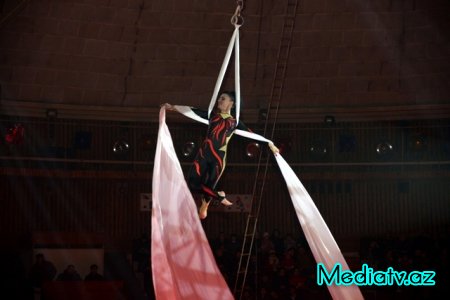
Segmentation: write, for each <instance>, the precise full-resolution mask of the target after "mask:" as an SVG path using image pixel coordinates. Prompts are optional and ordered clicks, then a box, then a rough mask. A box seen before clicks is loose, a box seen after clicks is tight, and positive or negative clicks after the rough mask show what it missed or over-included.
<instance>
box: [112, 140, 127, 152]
mask: <svg viewBox="0 0 450 300" xmlns="http://www.w3.org/2000/svg"><path fill="white" fill-rule="evenodd" d="M128 150H130V145H129V144H128V142H127V141H126V140H124V139H120V140H117V141H116V142H115V143H114V146H113V151H114V153H115V154H120V155H123V154H126V153H128Z"/></svg>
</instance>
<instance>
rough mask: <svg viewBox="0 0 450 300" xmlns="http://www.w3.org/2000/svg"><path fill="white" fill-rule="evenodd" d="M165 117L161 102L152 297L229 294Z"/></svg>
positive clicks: (155, 172)
mask: <svg viewBox="0 0 450 300" xmlns="http://www.w3.org/2000/svg"><path fill="white" fill-rule="evenodd" d="M165 118H166V114H165V109H164V108H162V109H161V111H160V115H159V134H158V143H157V147H156V155H155V165H154V169H153V191H152V201H153V204H152V242H151V250H152V251H151V253H152V254H151V259H152V263H151V265H152V274H153V285H154V290H155V295H156V299H160V300H166V299H167V300H176V299H180V300H181V299H183V300H186V299H187V300H189V299H192V300H199V299H205V300H211V299H220V300H222V299H223V300H228V299H234V298H233V295H232V294H231V292H230V290H229V288H228V286H227V284H226V282H225V280H224V278H223V277H222V275H221V273H220V271H219V268H218V267H217V264H216V262H215V260H214V256H213V254H212V252H211V248H210V246H209V244H208V240H207V239H206V235H205V232H204V231H203V228H202V225H201V223H200V220H199V217H198V214H197V207H196V204H195V202H194V199H193V198H192V195H191V193H190V191H189V188H188V187H187V184H186V181H185V179H184V176H183V172H182V169H181V166H180V163H179V161H178V158H177V155H176V153H175V149H174V147H173V143H172V138H171V135H170V132H169V129H168V128H167V125H166V123H165Z"/></svg>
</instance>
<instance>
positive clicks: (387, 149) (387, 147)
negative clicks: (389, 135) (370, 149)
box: [376, 141, 394, 156]
mask: <svg viewBox="0 0 450 300" xmlns="http://www.w3.org/2000/svg"><path fill="white" fill-rule="evenodd" d="M393 150H394V146H392V144H391V142H389V141H382V142H380V143H378V144H377V146H376V152H377V155H378V156H387V155H389V154H391V153H392V152H393Z"/></svg>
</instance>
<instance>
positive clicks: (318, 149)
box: [309, 140, 328, 157]
mask: <svg viewBox="0 0 450 300" xmlns="http://www.w3.org/2000/svg"><path fill="white" fill-rule="evenodd" d="M309 151H310V152H311V154H312V155H314V156H322V157H323V156H326V155H327V154H328V147H327V145H326V143H325V142H324V141H322V140H316V141H314V142H313V143H312V144H311V146H310V147H309Z"/></svg>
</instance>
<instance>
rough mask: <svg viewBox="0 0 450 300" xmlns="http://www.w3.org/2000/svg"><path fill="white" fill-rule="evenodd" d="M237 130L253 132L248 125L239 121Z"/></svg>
mask: <svg viewBox="0 0 450 300" xmlns="http://www.w3.org/2000/svg"><path fill="white" fill-rule="evenodd" d="M236 128H237V129H240V130H243V131H248V132H253V131H252V130H251V129H250V128H248V127H247V125H245V124H244V122H242V121H239V123H238V125H237V127H236Z"/></svg>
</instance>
